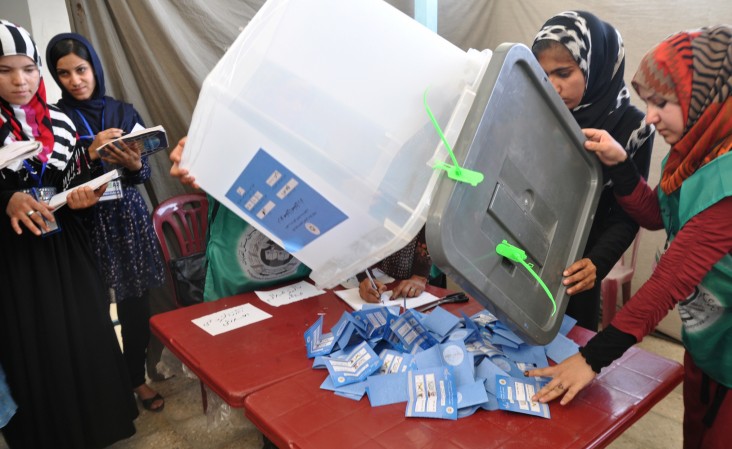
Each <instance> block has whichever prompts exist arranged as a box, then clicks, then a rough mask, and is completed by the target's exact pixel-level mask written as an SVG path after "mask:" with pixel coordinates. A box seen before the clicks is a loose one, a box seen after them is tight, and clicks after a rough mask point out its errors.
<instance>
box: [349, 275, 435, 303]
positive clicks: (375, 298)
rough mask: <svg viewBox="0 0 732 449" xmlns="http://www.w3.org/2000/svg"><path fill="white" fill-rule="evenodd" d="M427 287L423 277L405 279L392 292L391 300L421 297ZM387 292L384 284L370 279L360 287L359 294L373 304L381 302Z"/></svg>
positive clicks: (360, 284)
mask: <svg viewBox="0 0 732 449" xmlns="http://www.w3.org/2000/svg"><path fill="white" fill-rule="evenodd" d="M367 273H368V272H367ZM426 286H427V279H426V278H424V277H422V276H412V277H411V278H409V279H404V280H402V281H400V282H399V284H397V286H396V287H395V288H394V289H393V290H392V294H391V299H392V300H394V299H399V298H414V297H416V296H419V295H421V294H422V292H424V289H425V288H426ZM386 290H387V287H386V285H384V284H383V283H382V282H380V281H378V280H376V279H370V278H368V277H367V278H366V279H364V280H363V281H361V282H360V283H359V285H358V293H359V295H360V296H361V299H363V300H364V301H366V302H371V303H378V302H381V297H382V294H383V293H384V292H386Z"/></svg>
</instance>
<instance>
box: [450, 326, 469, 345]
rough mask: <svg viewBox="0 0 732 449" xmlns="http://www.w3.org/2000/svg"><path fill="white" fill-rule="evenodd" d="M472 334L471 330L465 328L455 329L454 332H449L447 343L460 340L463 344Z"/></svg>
mask: <svg viewBox="0 0 732 449" xmlns="http://www.w3.org/2000/svg"><path fill="white" fill-rule="evenodd" d="M473 333H474V332H473V331H472V330H469V329H465V328H460V329H455V330H454V331H452V332H450V335H448V336H447V341H456V340H460V341H462V342H463V343H465V341H466V340H468V339H469V338H471V336H472V335H473Z"/></svg>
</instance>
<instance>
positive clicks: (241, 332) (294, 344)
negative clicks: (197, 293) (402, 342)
mask: <svg viewBox="0 0 732 449" xmlns="http://www.w3.org/2000/svg"><path fill="white" fill-rule="evenodd" d="M427 291H429V292H430V293H432V294H433V295H435V296H438V297H440V296H444V295H446V294H447V293H450V292H449V291H448V290H444V289H441V288H436V287H431V286H429V287H428V288H427ZM246 303H251V304H252V305H254V306H256V307H257V308H259V309H262V310H264V311H265V312H267V313H269V314H270V315H272V318H268V319H266V320H263V321H259V322H257V323H254V324H250V325H248V326H245V327H241V328H239V329H234V330H231V331H228V332H224V333H222V334H219V335H216V336H212V335H210V334H208V333H207V332H206V331H204V330H203V329H201V328H200V327H198V326H197V325H195V324H193V322H192V321H191V320H193V319H195V318H200V317H202V316H206V315H210V314H212V313H216V312H219V311H221V310H224V309H228V308H231V307H236V306H239V305H242V304H246ZM461 309H462V310H464V311H465V312H466V313H470V314H472V313H475V312H477V311H478V310H480V309H481V307H480V306H479V304H478V303H476V302H475V301H472V300H471V301H470V302H469V303H466V304H459V305H455V304H453V305H450V307H448V310H455V311H457V310H461ZM346 310H348V311H352V309H351V308H350V307H349V306H348V305H347V304H346V303H345V302H343V301H342V300H341V299H340V298H338V296H336V294H335V293H333V292H332V291H326V293H325V294H323V295H319V296H315V297H312V298H308V299H305V300H302V301H299V302H295V303H292V304H287V305H284V306H280V307H273V306H270V305H269V304H267V303H265V302H263V301H261V300H260V299H259V298H258V297H257V295H256V294H255V293H245V294H241V295H236V296H231V297H228V298H221V299H219V300H218V301H213V302H207V303H203V304H196V305H194V306H189V307H184V308H180V309H176V310H172V311H170V312H165V313H161V314H158V315H155V316H153V317H152V318H151V319H150V326H151V328H152V331H153V333H154V334H155V335H156V336H157V337H158V338H159V339H160V341H161V342H162V343H163V344H164V345H165V346H166V347H167V348H168V349H169V350H170V351H171V352H172V353H173V354H175V356H176V357H178V359H179V360H180V361H181V362H183V363H184V364H185V365H186V366H187V367H188V368H189V369H190V370H191V371H193V373H194V374H195V375H196V376H198V378H199V379H201V381H202V382H203V383H204V384H206V385H207V386H208V387H209V388H211V390H213V391H214V392H215V393H216V394H218V395H219V396H220V397H221V398H222V399H223V400H224V401H225V402H226V403H227V404H229V405H230V406H232V407H243V406H244V398H245V397H246V396H247V395H248V394H250V393H252V392H254V391H256V390H258V389H260V388H262V387H265V386H267V385H270V384H272V383H275V382H277V381H279V380H282V379H286V378H289V377H290V376H293V375H295V374H298V373H302V372H306V371H308V370H310V369H311V366H312V362H313V361H312V360H310V359H308V358H307V355H306V354H307V352H306V350H305V340H304V337H303V334H304V333H305V331H306V330H307V329H308V328H309V327H310V326H312V324H313V323H314V322H315V321H316V320H317V319H318V317H319V316H320V315H321V314H322V315H323V329H324V332H328V330H329V329H330V328H331V327H332V326H333V325H334V324H335V323H336V322H337V321H338V319H339V318H340V317H341V315H342V314H343V312H344V311H346ZM456 313H457V312H456Z"/></svg>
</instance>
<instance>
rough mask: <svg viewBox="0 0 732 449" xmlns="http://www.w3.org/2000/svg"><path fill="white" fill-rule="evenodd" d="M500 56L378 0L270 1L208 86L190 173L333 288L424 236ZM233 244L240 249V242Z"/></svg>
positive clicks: (190, 150)
mask: <svg viewBox="0 0 732 449" xmlns="http://www.w3.org/2000/svg"><path fill="white" fill-rule="evenodd" d="M490 54H491V52H490V51H488V50H484V51H477V50H469V51H467V52H466V51H463V50H461V49H460V48H458V47H456V46H454V45H453V44H451V43H450V42H448V41H447V40H445V39H443V38H442V37H440V36H438V35H437V34H435V33H433V32H432V31H430V30H429V29H427V28H426V27H424V26H422V25H421V24H419V23H417V22H416V21H414V20H413V19H412V18H411V17H409V16H407V15H405V14H403V13H402V12H401V11H399V10H397V9H396V8H394V7H392V6H391V5H389V4H387V3H385V2H383V1H382V0H348V1H344V0H268V1H267V2H266V3H265V4H264V5H263V6H262V8H261V9H260V10H259V11H258V12H257V14H256V15H255V17H254V18H253V19H252V20H251V22H250V23H249V24H248V25H247V26H246V27H245V28H244V30H243V31H242V33H241V34H240V36H239V37H238V38H237V39H236V40H235V42H234V43H233V44H232V45H231V47H230V48H229V49H228V50H227V52H226V53H225V54H224V56H223V57H222V59H221V60H220V61H219V62H218V64H217V65H216V66H215V67H214V69H213V70H212V72H211V73H210V74H209V75H208V77H207V78H206V80H205V82H204V84H203V86H202V90H201V92H200V95H199V99H198V103H197V105H196V108H195V111H194V115H193V119H192V123H191V126H190V129H189V136H188V141H187V143H186V147H185V151H184V153H183V160H182V162H181V165H182V167H183V168H187V169H188V170H189V171H190V173H191V174H192V175H193V176H195V178H196V180H197V182H198V183H199V185H200V186H201V187H202V188H203V189H204V190H205V191H206V192H207V193H209V194H210V195H212V196H213V197H214V198H216V199H217V200H218V201H220V202H221V203H222V204H223V205H224V206H225V207H227V208H228V209H230V210H232V211H234V212H235V213H236V214H238V215H239V216H240V217H241V218H242V219H244V220H247V221H248V222H249V223H250V224H252V225H253V226H254V227H256V228H257V229H258V230H259V231H261V232H262V233H263V234H265V235H266V236H267V237H268V238H269V239H271V240H272V241H273V242H274V243H276V244H278V245H280V246H281V247H282V248H284V249H286V250H287V251H289V252H290V253H291V254H292V255H294V256H295V257H297V258H298V259H299V260H300V261H301V262H303V263H305V264H306V265H308V266H309V267H310V268H311V269H312V274H311V278H312V279H313V280H314V281H315V282H316V283H317V284H318V285H319V286H321V287H324V288H329V287H333V286H335V285H336V284H338V283H340V282H342V281H344V280H346V279H347V278H349V277H350V276H353V275H354V274H356V273H358V272H360V271H363V270H364V269H365V268H367V267H369V266H370V265H372V264H374V263H376V262H378V261H379V260H381V259H383V258H385V257H386V256H388V255H390V254H392V253H394V252H395V251H397V250H399V249H401V248H402V247H404V246H405V245H406V244H407V243H408V242H409V241H410V240H411V239H412V238H414V236H416V235H417V233H418V232H419V230H420V229H422V227H423V226H424V225H425V223H426V220H427V214H428V210H429V204H430V197H431V194H432V191H433V190H434V186H435V185H436V183H437V181H438V179H439V178H440V176H441V172H440V171H436V170H434V169H433V168H432V165H433V161H434V160H436V159H440V160H443V159H444V158H445V157H446V154H447V153H446V152H445V150H444V148H443V147H442V144H441V143H440V142H441V139H440V137H439V135H438V133H437V132H436V131H435V129H434V128H433V125H432V123H431V119H430V117H429V116H428V113H427V112H426V106H425V98H426V100H427V101H426V104H427V106H429V108H430V110H431V111H432V112H433V114H434V116H435V118H436V120H437V121H438V122H439V124H440V125H441V126H442V128H443V130H444V132H445V136H446V139H447V141H448V142H450V141H451V142H453V143H454V141H455V140H456V138H457V135H458V133H459V131H460V129H461V128H462V124H463V122H464V120H465V118H466V116H467V113H468V111H469V110H470V105H471V104H472V101H473V99H474V97H475V89H477V86H478V84H479V81H480V79H481V76H482V74H483V73H484V71H485V70H486V68H487V65H488V62H489V60H490ZM232 244H237V242H232Z"/></svg>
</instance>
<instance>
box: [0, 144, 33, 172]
mask: <svg viewBox="0 0 732 449" xmlns="http://www.w3.org/2000/svg"><path fill="white" fill-rule="evenodd" d="M42 148H43V145H41V142H39V141H37V140H18V141H15V142H10V143H9V144H7V145H5V146H4V147H2V148H0V170H1V169H3V168H5V167H7V166H8V165H10V164H12V163H13V162H16V161H22V160H25V159H28V158H29V157H33V156H35V155H36V154H38V153H40V152H41V149H42Z"/></svg>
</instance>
